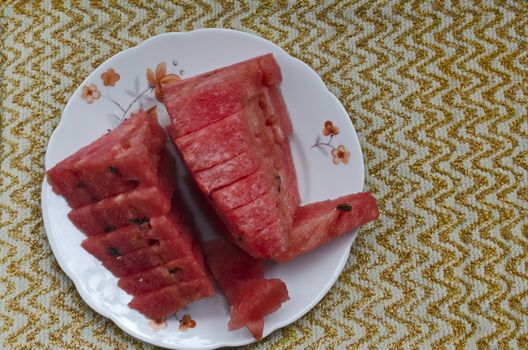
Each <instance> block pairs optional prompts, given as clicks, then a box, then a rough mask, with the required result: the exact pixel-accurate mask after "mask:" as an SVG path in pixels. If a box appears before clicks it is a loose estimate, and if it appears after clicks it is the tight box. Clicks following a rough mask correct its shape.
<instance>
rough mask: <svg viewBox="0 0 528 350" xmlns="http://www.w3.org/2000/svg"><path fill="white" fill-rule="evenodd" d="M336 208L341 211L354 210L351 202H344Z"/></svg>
mask: <svg viewBox="0 0 528 350" xmlns="http://www.w3.org/2000/svg"><path fill="white" fill-rule="evenodd" d="M336 209H337V210H341V211H351V210H352V206H351V205H350V204H346V203H343V204H339V205H338V206H337V207H336Z"/></svg>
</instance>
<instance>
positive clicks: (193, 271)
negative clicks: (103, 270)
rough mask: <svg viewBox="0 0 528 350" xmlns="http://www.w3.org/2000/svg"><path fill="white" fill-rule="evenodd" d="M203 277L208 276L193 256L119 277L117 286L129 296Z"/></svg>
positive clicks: (200, 262) (201, 262)
mask: <svg viewBox="0 0 528 350" xmlns="http://www.w3.org/2000/svg"><path fill="white" fill-rule="evenodd" d="M200 258H201V254H200ZM204 277H208V275H207V273H206V271H205V268H204V266H203V261H201V260H199V259H198V258H196V257H194V256H188V257H185V258H180V259H176V260H173V261H170V262H168V263H166V264H164V265H162V266H158V267H155V268H152V269H150V270H146V271H142V272H138V273H135V274H131V275H128V276H125V277H121V278H120V279H119V282H118V285H119V287H121V289H123V290H124V291H125V292H127V293H129V294H132V295H139V294H144V293H148V292H152V291H154V290H158V289H160V288H162V287H166V286H170V285H173V284H176V283H182V282H185V281H191V280H195V279H199V278H204Z"/></svg>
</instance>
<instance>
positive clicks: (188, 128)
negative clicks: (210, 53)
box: [163, 54, 282, 137]
mask: <svg viewBox="0 0 528 350" xmlns="http://www.w3.org/2000/svg"><path fill="white" fill-rule="evenodd" d="M281 80H282V76H281V73H280V68H279V66H278V64H277V62H276V61H275V59H274V58H273V55H271V54H268V55H264V56H259V57H256V58H253V59H250V60H247V61H243V62H239V63H236V64H234V65H231V66H227V67H223V68H220V69H216V70H213V71H210V72H207V73H203V74H200V75H198V76H195V77H192V78H188V79H184V80H180V81H177V82H172V83H169V84H166V85H164V86H163V96H164V104H165V107H166V108H167V111H168V112H169V115H170V117H171V119H172V122H173V124H174V126H175V133H176V136H177V137H181V136H183V135H186V134H188V133H190V132H193V131H196V130H199V129H201V128H203V127H205V126H207V125H210V124H212V123H214V122H216V121H218V120H221V119H223V118H225V117H228V116H230V115H232V114H234V113H236V112H238V111H239V110H240V109H242V107H243V106H244V105H245V104H246V102H247V101H249V100H250V99H251V98H252V97H253V96H256V95H257V94H259V93H260V91H261V86H262V84H264V85H273V84H278V83H279V82H280V81H281ZM218 86H221V87H222V88H221V89H218ZM204 102H206V103H204Z"/></svg>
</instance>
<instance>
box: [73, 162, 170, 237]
mask: <svg viewBox="0 0 528 350" xmlns="http://www.w3.org/2000/svg"><path fill="white" fill-rule="evenodd" d="M174 181H175V177H174V164H173V160H172V158H171V156H170V155H169V154H168V153H165V154H164V155H163V157H162V160H161V161H160V167H159V183H158V185H157V186H154V187H147V188H137V189H134V190H132V191H130V192H126V193H122V194H119V195H117V196H113V197H108V198H105V199H103V200H101V201H99V202H97V203H94V204H89V205H85V206H83V207H79V208H75V209H73V210H72V211H71V212H70V213H69V214H68V217H69V218H70V220H71V221H72V222H73V224H74V225H75V226H77V228H78V229H79V230H81V231H82V232H84V233H85V234H87V235H89V236H92V235H97V234H100V233H105V232H108V231H111V230H114V229H116V228H119V227H122V226H126V225H129V224H131V223H137V222H143V221H145V220H146V219H147V218H150V217H153V216H159V215H163V214H165V213H167V212H169V210H170V209H171V197H172V193H173V190H174Z"/></svg>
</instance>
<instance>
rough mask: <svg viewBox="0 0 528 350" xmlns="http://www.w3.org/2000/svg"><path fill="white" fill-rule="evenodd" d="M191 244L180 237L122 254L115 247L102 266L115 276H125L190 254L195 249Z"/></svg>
mask: <svg viewBox="0 0 528 350" xmlns="http://www.w3.org/2000/svg"><path fill="white" fill-rule="evenodd" d="M193 244H194V243H193ZM193 244H188V243H187V242H184V241H182V240H180V239H172V240H168V241H158V242H156V243H155V244H154V245H151V246H148V247H145V248H141V249H139V250H134V251H133V252H130V253H128V254H124V255H120V252H119V250H118V249H116V250H115V251H114V254H115V256H113V257H112V258H110V259H106V260H104V261H103V266H104V267H106V268H107V269H108V270H109V271H110V272H112V273H113V274H114V275H115V276H117V277H122V276H127V275H130V274H133V273H138V272H142V271H146V270H149V269H152V268H154V267H157V266H160V265H163V264H166V263H169V262H171V261H172V260H176V259H180V258H184V257H189V256H192V254H193V251H194V249H195V248H194V246H193Z"/></svg>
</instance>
